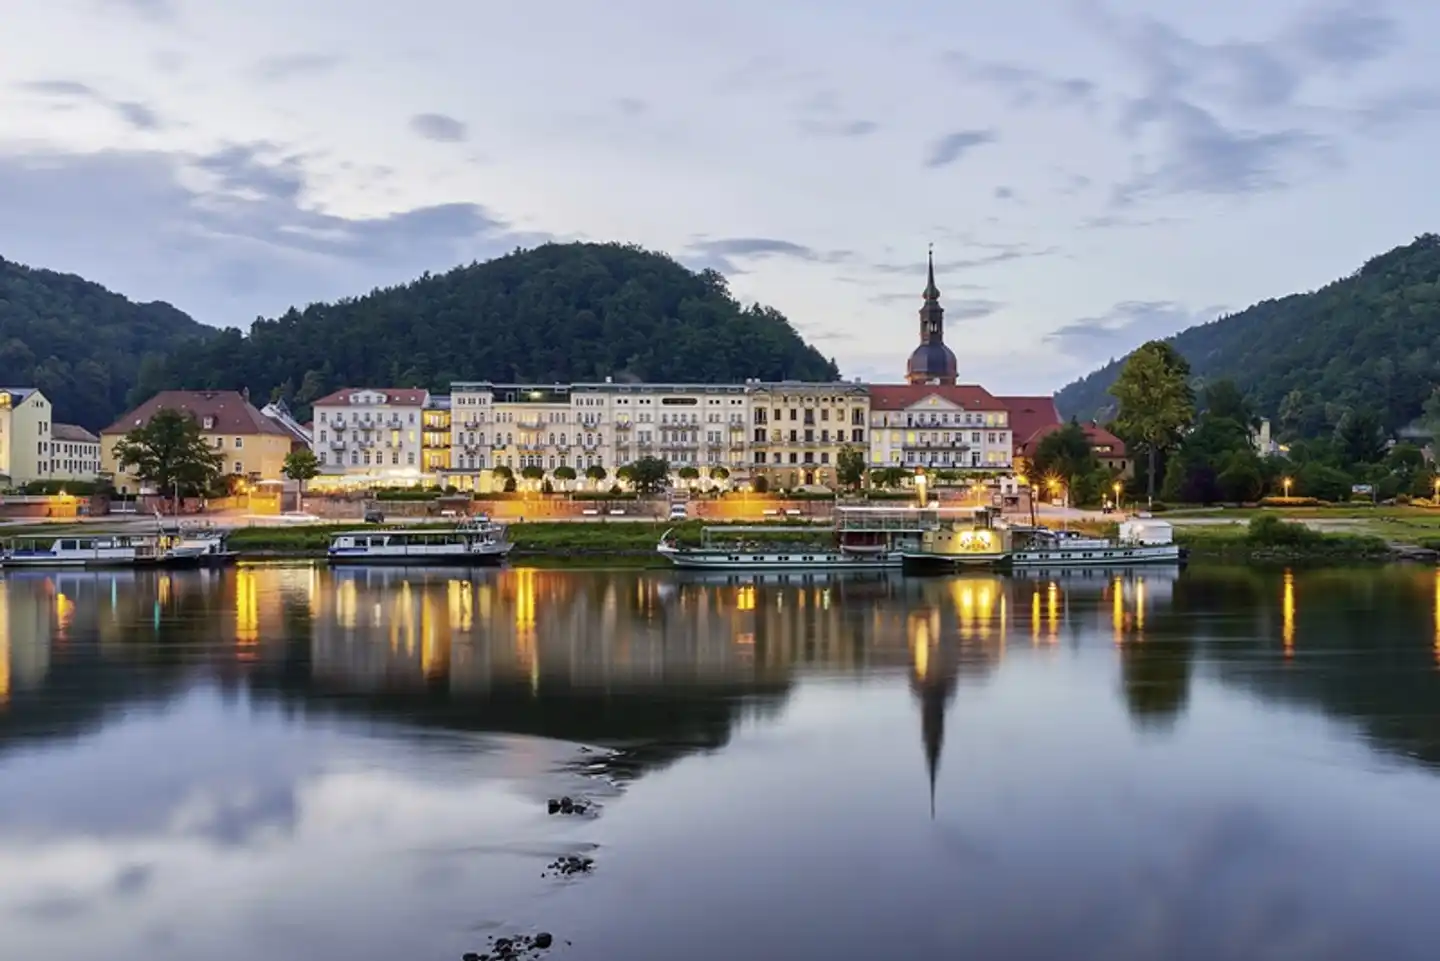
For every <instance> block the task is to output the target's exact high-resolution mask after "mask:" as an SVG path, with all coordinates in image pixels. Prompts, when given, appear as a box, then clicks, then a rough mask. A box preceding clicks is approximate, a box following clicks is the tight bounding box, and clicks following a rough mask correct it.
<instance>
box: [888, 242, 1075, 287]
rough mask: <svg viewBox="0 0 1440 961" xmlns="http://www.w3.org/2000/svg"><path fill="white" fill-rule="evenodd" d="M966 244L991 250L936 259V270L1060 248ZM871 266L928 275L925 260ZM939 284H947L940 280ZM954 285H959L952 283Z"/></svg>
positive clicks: (999, 261)
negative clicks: (969, 255)
mask: <svg viewBox="0 0 1440 961" xmlns="http://www.w3.org/2000/svg"><path fill="white" fill-rule="evenodd" d="M966 246H970V247H976V248H979V249H980V250H988V251H989V253H982V254H978V255H976V256H973V257H955V258H950V259H940V260H937V261H935V273H936V275H937V276H941V277H943V276H944V275H945V274H947V273H952V272H959V271H962V270H973V269H974V268H976V267H990V266H994V265H995V264H1003V263H1007V262H1009V261H1012V260H1029V259H1032V258H1038V257H1048V256H1050V255H1051V254H1055V253H1058V252H1059V248H1057V247H1028V246H1026V245H1024V244H968V245H966ZM868 266H869V269H870V270H872V271H874V272H876V273H879V274H916V275H918V276H919V277H920V278H921V280H922V281H923V280H924V276H925V262H924V261H923V260H920V261H917V262H916V263H909V264H897V263H874V264H869V265H868ZM940 286H941V287H942V288H944V287H945V286H946V284H945V283H944V281H943V280H942V281H941V284H940ZM949 286H950V287H952V288H954V287H956V286H957V285H955V284H950V285H949Z"/></svg>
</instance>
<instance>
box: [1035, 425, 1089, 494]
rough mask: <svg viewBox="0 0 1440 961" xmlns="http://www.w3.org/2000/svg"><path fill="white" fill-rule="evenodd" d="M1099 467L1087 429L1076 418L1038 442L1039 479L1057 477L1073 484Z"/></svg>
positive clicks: (1036, 470)
mask: <svg viewBox="0 0 1440 961" xmlns="http://www.w3.org/2000/svg"><path fill="white" fill-rule="evenodd" d="M1098 466H1099V462H1098V461H1097V460H1096V459H1095V451H1094V450H1093V449H1091V447H1090V439H1089V438H1088V437H1086V436H1085V429H1084V428H1083V427H1081V426H1080V425H1079V424H1077V423H1076V422H1075V421H1073V420H1072V421H1070V422H1069V423H1068V424H1065V425H1064V426H1063V427H1061V428H1060V429H1059V430H1053V431H1051V432H1050V433H1048V434H1046V435H1045V436H1044V437H1042V438H1040V443H1038V444H1036V445H1035V457H1034V470H1035V474H1036V477H1038V478H1041V479H1045V478H1049V477H1055V478H1058V479H1059V480H1060V482H1061V483H1062V484H1064V485H1065V486H1066V487H1072V486H1074V481H1075V479H1076V478H1077V477H1085V476H1087V475H1089V474H1092V473H1094V472H1095V469H1096V468H1097V467H1098ZM1077 499H1078V498H1077Z"/></svg>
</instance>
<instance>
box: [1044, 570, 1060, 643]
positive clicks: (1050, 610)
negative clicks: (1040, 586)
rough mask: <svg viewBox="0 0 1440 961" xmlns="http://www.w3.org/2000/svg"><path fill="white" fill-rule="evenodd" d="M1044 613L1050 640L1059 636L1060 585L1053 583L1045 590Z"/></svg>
mask: <svg viewBox="0 0 1440 961" xmlns="http://www.w3.org/2000/svg"><path fill="white" fill-rule="evenodd" d="M1045 612H1046V614H1047V615H1048V620H1049V622H1050V640H1051V641H1054V640H1055V639H1056V638H1057V637H1059V636H1060V585H1059V584H1056V583H1055V582H1054V581H1051V582H1050V586H1049V587H1047V588H1046V590H1045Z"/></svg>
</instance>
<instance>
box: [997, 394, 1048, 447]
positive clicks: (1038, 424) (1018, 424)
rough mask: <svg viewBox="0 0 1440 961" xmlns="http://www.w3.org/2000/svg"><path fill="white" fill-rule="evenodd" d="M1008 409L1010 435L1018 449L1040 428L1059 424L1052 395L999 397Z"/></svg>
mask: <svg viewBox="0 0 1440 961" xmlns="http://www.w3.org/2000/svg"><path fill="white" fill-rule="evenodd" d="M999 399H1000V402H1001V403H1002V404H1004V405H1005V406H1006V407H1007V408H1009V409H1010V436H1011V437H1012V438H1014V441H1015V447H1016V449H1019V448H1020V447H1022V446H1024V444H1025V443H1026V441H1028V440H1030V438H1032V437H1034V436H1035V435H1036V434H1037V433H1039V432H1040V431H1041V430H1043V429H1045V428H1049V427H1059V426H1060V411H1058V410H1056V409H1055V398H1054V397H1001V398H999Z"/></svg>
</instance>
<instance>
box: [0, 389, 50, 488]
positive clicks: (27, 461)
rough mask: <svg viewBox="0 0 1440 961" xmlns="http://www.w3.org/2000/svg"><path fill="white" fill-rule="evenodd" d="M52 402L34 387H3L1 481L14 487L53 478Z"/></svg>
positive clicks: (0, 404)
mask: <svg viewBox="0 0 1440 961" xmlns="http://www.w3.org/2000/svg"><path fill="white" fill-rule="evenodd" d="M53 448H54V444H53V441H52V440H51V436H50V401H49V400H48V399H47V398H46V397H45V395H44V394H42V393H40V391H38V390H36V389H35V388H33V387H0V478H9V481H8V483H10V484H13V485H15V486H17V487H18V486H20V485H21V484H28V483H30V482H31V481H36V480H48V479H49V478H50V477H51V466H52V464H51V461H52V458H53V456H54V449H53Z"/></svg>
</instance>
